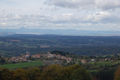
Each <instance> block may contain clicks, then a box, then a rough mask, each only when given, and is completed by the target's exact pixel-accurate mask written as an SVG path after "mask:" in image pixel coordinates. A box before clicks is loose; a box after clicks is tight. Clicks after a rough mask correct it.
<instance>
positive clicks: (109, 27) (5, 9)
mask: <svg viewBox="0 0 120 80" xmlns="http://www.w3.org/2000/svg"><path fill="white" fill-rule="evenodd" d="M0 28H5V29H8V28H11V29H13V28H33V29H38V28H39V29H76V30H95V31H113V30H114V31H120V0H0Z"/></svg>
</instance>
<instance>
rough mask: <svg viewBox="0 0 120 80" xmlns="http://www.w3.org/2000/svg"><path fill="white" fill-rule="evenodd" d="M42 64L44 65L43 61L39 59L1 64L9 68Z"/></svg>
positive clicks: (2, 66)
mask: <svg viewBox="0 0 120 80" xmlns="http://www.w3.org/2000/svg"><path fill="white" fill-rule="evenodd" d="M42 65H43V63H42V61H40V60H37V61H31V62H21V63H16V64H4V65H0V67H1V68H7V69H16V68H27V67H39V66H42Z"/></svg>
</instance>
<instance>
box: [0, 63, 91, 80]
mask: <svg viewBox="0 0 120 80" xmlns="http://www.w3.org/2000/svg"><path fill="white" fill-rule="evenodd" d="M0 80H92V76H91V75H90V73H88V71H86V70H85V69H84V68H82V67H81V66H79V65H72V66H67V67H63V66H60V65H50V66H47V67H43V68H29V69H16V70H8V69H0Z"/></svg>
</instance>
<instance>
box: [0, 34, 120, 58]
mask: <svg viewBox="0 0 120 80" xmlns="http://www.w3.org/2000/svg"><path fill="white" fill-rule="evenodd" d="M54 50H57V51H64V52H69V53H73V54H80V55H106V54H118V53H120V37H119V36H60V35H30V34H16V35H9V36H4V37H3V36H1V37H0V54H1V55H4V56H17V55H21V54H25V53H26V51H28V52H30V53H31V54H36V53H45V52H48V51H54Z"/></svg>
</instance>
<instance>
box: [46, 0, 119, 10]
mask: <svg viewBox="0 0 120 80" xmlns="http://www.w3.org/2000/svg"><path fill="white" fill-rule="evenodd" d="M46 2H47V3H48V4H51V5H55V6H58V7H64V8H87V9H88V8H93V9H94V8H99V9H115V8H120V0H46Z"/></svg>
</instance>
